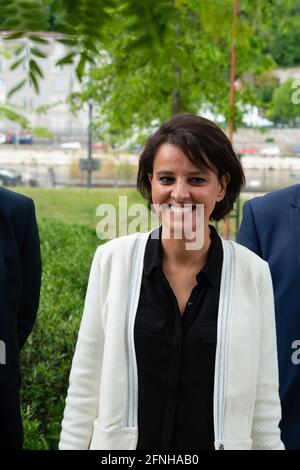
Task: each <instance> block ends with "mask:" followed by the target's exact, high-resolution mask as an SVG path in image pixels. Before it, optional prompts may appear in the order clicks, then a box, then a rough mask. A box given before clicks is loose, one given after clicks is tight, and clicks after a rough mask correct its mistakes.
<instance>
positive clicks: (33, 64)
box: [29, 59, 44, 78]
mask: <svg viewBox="0 0 300 470" xmlns="http://www.w3.org/2000/svg"><path fill="white" fill-rule="evenodd" d="M29 68H30V70H31V71H32V73H33V74H37V75H39V76H40V77H41V78H44V74H43V72H42V70H41V68H40V66H39V65H38V64H37V62H36V61H35V60H33V59H30V61H29Z"/></svg>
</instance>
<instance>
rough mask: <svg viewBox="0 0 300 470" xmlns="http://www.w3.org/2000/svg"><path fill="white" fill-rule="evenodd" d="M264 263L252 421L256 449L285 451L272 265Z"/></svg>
mask: <svg viewBox="0 0 300 470" xmlns="http://www.w3.org/2000/svg"><path fill="white" fill-rule="evenodd" d="M264 266H265V276H264V277H265V282H264V283H262V285H263V287H262V289H261V292H260V305H261V308H260V354H259V357H260V360H259V370H258V378H257V389H256V400H255V405H254V406H255V407H254V416H253V423H252V440H253V444H252V448H253V449H260V450H283V449H284V445H283V443H282V442H281V439H280V429H279V422H280V419H281V406H280V399H279V381H278V364H277V344H276V329H275V313H274V298H273V288H272V280H271V274H270V270H269V266H268V265H267V263H265V264H264Z"/></svg>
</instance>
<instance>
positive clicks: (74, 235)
mask: <svg viewBox="0 0 300 470" xmlns="http://www.w3.org/2000/svg"><path fill="white" fill-rule="evenodd" d="M39 229H40V238H41V249H42V261H43V276H42V290H41V301H40V309H39V313H38V320H37V322H36V324H35V327H34V330H33V333H32V334H31V336H30V337H29V340H28V342H27V343H26V345H25V347H24V350H23V351H22V353H21V372H22V391H21V400H22V413H23V423H24V448H25V449H57V444H58V439H59V433H60V426H61V420H62V415H63V409H64V400H65V397H66V392H67V388H68V376H69V372H70V365H71V360H72V356H73V352H74V347H75V343H76V338H77V334H78V328H79V324H80V320H81V315H82V309H83V303H84V298H85V293H86V287H87V280H88V274H89V269H90V265H91V261H92V258H93V254H94V252H95V249H96V247H97V246H98V245H99V244H100V243H101V242H100V240H99V239H98V238H97V237H96V234H95V231H94V230H92V229H90V228H88V227H85V226H83V225H76V224H73V225H66V224H63V223H61V222H58V221H56V220H51V219H44V220H41V221H40V223H39Z"/></svg>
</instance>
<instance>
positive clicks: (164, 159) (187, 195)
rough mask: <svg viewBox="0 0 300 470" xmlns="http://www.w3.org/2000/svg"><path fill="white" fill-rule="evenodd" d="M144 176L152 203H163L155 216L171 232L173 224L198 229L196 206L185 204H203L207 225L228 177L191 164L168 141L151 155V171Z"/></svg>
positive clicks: (220, 199) (179, 150)
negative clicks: (146, 177)
mask: <svg viewBox="0 0 300 470" xmlns="http://www.w3.org/2000/svg"><path fill="white" fill-rule="evenodd" d="M148 176H149V180H150V182H151V194H152V201H153V204H158V205H161V204H165V205H166V206H164V210H162V211H159V215H160V216H161V217H162V223H163V224H164V225H165V224H166V225H168V226H169V228H170V230H171V231H172V229H174V227H175V225H176V224H177V225H178V224H181V225H182V223H185V224H186V223H190V224H192V228H193V230H198V227H196V208H195V206H192V208H190V207H189V206H186V209H185V210H186V211H184V205H185V204H188V205H191V204H193V205H194V204H203V206H204V226H207V227H208V224H209V217H210V215H211V213H212V212H213V210H214V207H215V205H216V203H217V202H219V201H222V199H223V198H224V196H225V192H226V186H227V183H228V179H229V178H228V176H227V175H223V176H222V177H221V178H220V179H219V178H218V175H217V174H216V173H215V172H214V171H212V170H210V169H209V168H207V167H203V169H202V170H201V169H199V168H197V167H195V166H194V165H193V164H192V162H190V160H188V158H187V157H186V156H185V154H184V153H183V152H182V150H181V149H180V148H179V147H177V146H176V145H173V144H170V143H164V144H162V145H161V146H160V147H159V149H158V151H157V153H156V156H155V158H154V163H153V174H151V173H149V174H148ZM198 207H199V206H198ZM156 211H157V209H156ZM157 212H158V211H157Z"/></svg>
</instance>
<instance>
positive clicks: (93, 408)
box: [59, 248, 104, 450]
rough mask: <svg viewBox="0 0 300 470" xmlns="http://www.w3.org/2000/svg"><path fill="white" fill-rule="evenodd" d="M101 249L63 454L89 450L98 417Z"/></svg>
mask: <svg viewBox="0 0 300 470" xmlns="http://www.w3.org/2000/svg"><path fill="white" fill-rule="evenodd" d="M99 252H100V248H98V250H97V251H96V254H95V256H94V260H93V263H92V267H91V271H90V277H89V282H88V288H87V293H86V298H85V304H84V311H83V316H82V320H81V325H80V329H79V334H78V340H77V344H76V349H75V353H74V357H73V361H72V367H71V372H70V379H69V389H68V394H67V398H66V406H65V410H64V418H63V422H62V430H61V435H60V442H59V449H60V450H87V449H88V448H89V445H90V442H91V438H92V433H93V424H94V421H95V419H96V417H97V415H98V408H99V392H100V377H101V371H102V359H103V348H104V331H103V326H102V313H101V295H100V288H101V274H100V273H101V272H100V266H99V261H98V256H99Z"/></svg>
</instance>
